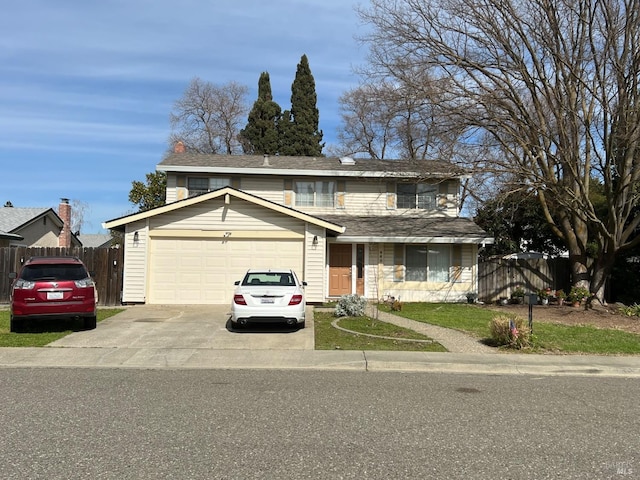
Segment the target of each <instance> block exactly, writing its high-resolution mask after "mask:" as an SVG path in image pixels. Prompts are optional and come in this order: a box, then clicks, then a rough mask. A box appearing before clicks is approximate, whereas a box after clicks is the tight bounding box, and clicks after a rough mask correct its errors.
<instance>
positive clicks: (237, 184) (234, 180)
mask: <svg viewBox="0 0 640 480" xmlns="http://www.w3.org/2000/svg"><path fill="white" fill-rule="evenodd" d="M231 186H232V187H233V188H235V189H237V190H240V177H231Z"/></svg>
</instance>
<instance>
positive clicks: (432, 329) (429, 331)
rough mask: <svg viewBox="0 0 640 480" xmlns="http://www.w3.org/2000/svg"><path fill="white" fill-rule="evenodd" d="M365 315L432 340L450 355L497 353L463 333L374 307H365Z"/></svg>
mask: <svg viewBox="0 0 640 480" xmlns="http://www.w3.org/2000/svg"><path fill="white" fill-rule="evenodd" d="M367 315H368V316H370V317H372V318H379V319H380V320H382V321H383V322H387V323H392V324H393V325H397V326H398V327H403V328H408V329H410V330H413V331H415V332H418V333H421V334H423V335H426V336H427V337H430V338H432V339H434V340H435V341H436V342H438V343H439V344H440V345H442V346H443V347H444V348H446V349H447V350H448V351H449V352H451V353H485V354H496V353H498V352H497V350H496V349H495V348H491V347H489V346H487V345H484V344H483V343H480V342H479V341H478V339H476V338H473V337H471V336H469V335H467V334H465V333H462V332H459V331H457V330H452V329H450V328H444V327H438V326H437V325H429V324H427V323H422V322H416V321H415V320H409V319H408V318H404V317H400V316H397V315H393V314H391V313H387V312H382V311H380V310H378V309H377V306H376V305H367Z"/></svg>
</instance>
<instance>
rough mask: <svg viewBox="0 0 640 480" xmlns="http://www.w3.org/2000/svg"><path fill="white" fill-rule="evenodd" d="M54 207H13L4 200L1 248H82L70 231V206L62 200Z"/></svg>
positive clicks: (0, 216)
mask: <svg viewBox="0 0 640 480" xmlns="http://www.w3.org/2000/svg"><path fill="white" fill-rule="evenodd" d="M58 210H59V212H60V214H58V213H56V212H55V210H54V209H53V208H22V207H14V206H13V205H12V204H11V202H7V203H6V204H5V205H4V207H1V208H0V247H11V246H23V247H81V246H82V243H81V242H80V240H79V239H78V237H77V236H75V235H74V234H73V233H72V232H71V226H70V224H71V205H69V201H68V200H67V199H64V198H63V199H62V200H61V202H60V206H59V207H58Z"/></svg>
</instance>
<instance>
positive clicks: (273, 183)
mask: <svg viewBox="0 0 640 480" xmlns="http://www.w3.org/2000/svg"><path fill="white" fill-rule="evenodd" d="M242 191H243V192H247V193H250V194H252V195H256V196H258V197H260V198H264V199H265V200H269V201H270V202H274V203H277V204H279V205H285V199H284V196H285V192H284V179H282V178H269V177H258V178H255V177H243V178H242Z"/></svg>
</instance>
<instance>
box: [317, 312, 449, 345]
mask: <svg viewBox="0 0 640 480" xmlns="http://www.w3.org/2000/svg"><path fill="white" fill-rule="evenodd" d="M336 320H338V325H339V326H340V327H342V328H345V329H347V330H351V331H355V332H359V333H365V334H369V335H377V336H382V337H393V339H386V338H373V337H369V336H365V335H357V334H353V333H348V332H344V331H342V330H338V329H337V328H334V327H333V326H332V325H331V323H332V322H334V321H336ZM313 323H314V328H315V339H316V350H395V351H412V352H446V350H445V348H444V347H443V346H442V345H440V344H439V343H435V342H433V343H422V342H409V341H406V340H402V339H420V340H430V339H429V338H428V337H425V336H424V335H421V334H419V333H416V332H414V331H413V330H407V329H405V328H401V327H397V326H395V325H391V324H388V323H385V322H381V321H379V320H374V319H372V318H369V317H345V318H341V319H336V317H334V316H333V313H332V312H326V311H316V312H315V313H314V316H313Z"/></svg>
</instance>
